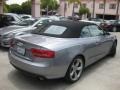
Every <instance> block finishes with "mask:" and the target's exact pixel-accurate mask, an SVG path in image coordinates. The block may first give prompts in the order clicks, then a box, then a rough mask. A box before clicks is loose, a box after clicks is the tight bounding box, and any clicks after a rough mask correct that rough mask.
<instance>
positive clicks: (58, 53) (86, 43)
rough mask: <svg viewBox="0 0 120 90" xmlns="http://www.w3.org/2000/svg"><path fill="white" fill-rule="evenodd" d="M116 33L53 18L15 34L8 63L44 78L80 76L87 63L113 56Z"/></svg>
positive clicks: (93, 25) (72, 77) (69, 79)
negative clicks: (28, 32)
mask: <svg viewBox="0 0 120 90" xmlns="http://www.w3.org/2000/svg"><path fill="white" fill-rule="evenodd" d="M116 47H117V39H116V36H114V35H111V34H110V33H107V32H105V31H103V30H102V29H101V28H100V27H99V26H97V25H96V24H92V23H88V22H77V21H56V22H51V23H48V24H44V25H42V26H41V27H40V28H37V29H36V30H34V31H33V32H32V34H26V35H22V36H18V37H16V38H14V39H13V40H12V42H11V48H10V51H9V59H10V63H11V64H12V65H13V66H14V67H15V68H17V69H18V70H21V71H24V72H28V73H31V74H34V75H36V76H38V77H42V78H46V79H54V78H62V77H65V79H66V80H67V81H69V82H72V83H73V82H76V81H77V80H79V78H80V76H81V74H82V72H83V70H84V68H85V67H87V66H88V65H90V64H92V63H94V62H96V61H98V60H100V59H101V58H103V57H105V56H107V55H110V56H115V54H116Z"/></svg>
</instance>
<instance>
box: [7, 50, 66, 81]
mask: <svg viewBox="0 0 120 90" xmlns="http://www.w3.org/2000/svg"><path fill="white" fill-rule="evenodd" d="M9 59H10V63H11V64H12V65H13V66H14V67H16V68H18V69H20V70H22V71H25V72H29V73H31V74H34V75H37V76H42V77H44V78H46V79H55V78H61V77H64V74H62V73H61V74H58V72H61V71H59V70H56V68H55V67H53V66H52V65H51V64H48V63H34V62H31V61H27V60H25V59H22V58H19V57H17V56H15V55H14V54H12V53H11V51H10V52H9Z"/></svg>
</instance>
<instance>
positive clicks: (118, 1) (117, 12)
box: [116, 0, 120, 20]
mask: <svg viewBox="0 0 120 90" xmlns="http://www.w3.org/2000/svg"><path fill="white" fill-rule="evenodd" d="M119 5H120V0H117V10H116V20H118V19H119Z"/></svg>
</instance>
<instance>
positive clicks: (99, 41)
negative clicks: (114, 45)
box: [89, 25, 111, 60]
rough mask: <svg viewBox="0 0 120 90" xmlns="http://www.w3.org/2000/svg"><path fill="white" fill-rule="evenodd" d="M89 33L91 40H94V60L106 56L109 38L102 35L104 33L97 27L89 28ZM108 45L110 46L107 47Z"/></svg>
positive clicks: (91, 26)
mask: <svg viewBox="0 0 120 90" xmlns="http://www.w3.org/2000/svg"><path fill="white" fill-rule="evenodd" d="M89 29H90V33H91V35H92V38H93V39H96V42H95V44H96V48H97V49H96V50H94V51H95V52H96V56H94V58H95V60H98V59H100V58H102V57H104V56H105V55H106V53H107V52H108V49H109V48H110V45H111V44H110V42H108V41H109V40H108V39H109V37H107V36H105V35H104V31H103V30H102V29H100V28H99V27H98V26H97V25H90V26H89ZM109 44H110V45H109Z"/></svg>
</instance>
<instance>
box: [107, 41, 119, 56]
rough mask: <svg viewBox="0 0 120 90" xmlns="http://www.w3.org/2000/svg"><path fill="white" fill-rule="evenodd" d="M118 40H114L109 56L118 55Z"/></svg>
mask: <svg viewBox="0 0 120 90" xmlns="http://www.w3.org/2000/svg"><path fill="white" fill-rule="evenodd" d="M116 48H117V42H114V43H113V45H112V48H111V50H110V54H109V56H111V57H114V56H115V55H116Z"/></svg>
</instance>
